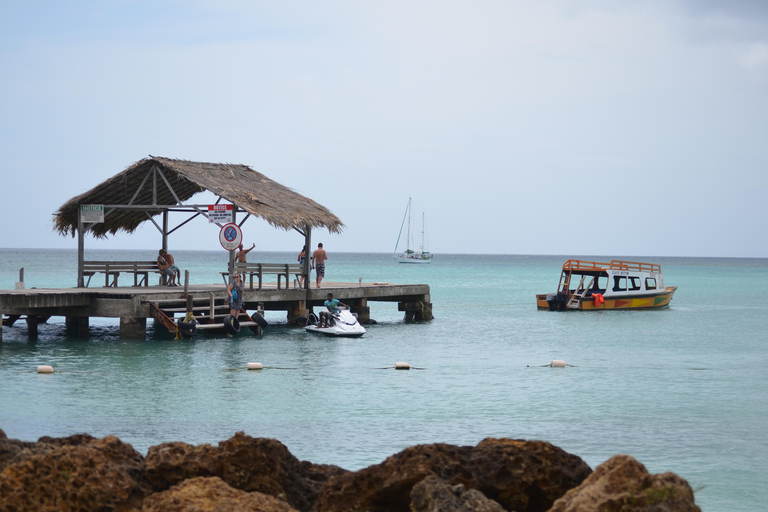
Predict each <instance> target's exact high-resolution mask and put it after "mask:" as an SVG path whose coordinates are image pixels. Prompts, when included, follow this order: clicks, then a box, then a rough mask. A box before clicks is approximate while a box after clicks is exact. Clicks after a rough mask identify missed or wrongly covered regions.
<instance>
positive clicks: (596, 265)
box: [563, 259, 661, 272]
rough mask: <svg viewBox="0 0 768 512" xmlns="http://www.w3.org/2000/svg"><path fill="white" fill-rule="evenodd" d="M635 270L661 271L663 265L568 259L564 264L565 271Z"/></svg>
mask: <svg viewBox="0 0 768 512" xmlns="http://www.w3.org/2000/svg"><path fill="white" fill-rule="evenodd" d="M608 269H610V270H634V271H636V272H661V265H658V264H656V263H640V262H639V261H624V260H611V262H610V263H601V262H599V261H585V260H573V259H571V260H568V261H566V262H565V263H564V264H563V271H564V272H565V271H570V272H574V271H586V270H608Z"/></svg>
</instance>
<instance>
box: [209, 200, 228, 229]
mask: <svg viewBox="0 0 768 512" xmlns="http://www.w3.org/2000/svg"><path fill="white" fill-rule="evenodd" d="M208 222H216V223H224V224H229V223H230V222H232V205H231V204H209V205H208Z"/></svg>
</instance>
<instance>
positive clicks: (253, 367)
mask: <svg viewBox="0 0 768 512" xmlns="http://www.w3.org/2000/svg"><path fill="white" fill-rule="evenodd" d="M246 366H247V368H248V369H249V370H261V369H263V368H264V365H263V364H261V363H248V364H247V365H246Z"/></svg>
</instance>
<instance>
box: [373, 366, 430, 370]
mask: <svg viewBox="0 0 768 512" xmlns="http://www.w3.org/2000/svg"><path fill="white" fill-rule="evenodd" d="M395 368H397V366H385V367H383V368H374V370H392V369H395ZM408 369H409V370H426V368H416V367H415V366H409V367H408ZM403 370H405V368H403Z"/></svg>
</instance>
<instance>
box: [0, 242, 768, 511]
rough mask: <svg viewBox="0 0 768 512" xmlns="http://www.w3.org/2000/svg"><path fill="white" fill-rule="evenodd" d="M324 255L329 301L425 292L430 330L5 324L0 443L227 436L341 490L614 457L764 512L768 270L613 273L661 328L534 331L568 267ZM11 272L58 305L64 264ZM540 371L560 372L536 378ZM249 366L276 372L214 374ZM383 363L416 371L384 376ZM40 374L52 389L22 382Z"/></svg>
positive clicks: (725, 266) (71, 276)
mask: <svg viewBox="0 0 768 512" xmlns="http://www.w3.org/2000/svg"><path fill="white" fill-rule="evenodd" d="M329 249H331V248H330V247H329ZM174 255H175V256H176V259H177V261H178V262H179V263H180V265H181V267H182V269H184V270H186V269H188V270H190V273H191V280H192V282H193V283H213V282H218V281H219V279H220V277H219V276H218V274H217V272H218V271H219V269H220V267H222V266H223V265H225V261H226V259H225V256H224V255H222V253H221V252H185V251H179V252H174ZM329 255H330V258H331V259H330V260H329V262H328V266H327V267H328V268H327V272H326V279H327V280H330V281H348V282H357V281H358V279H360V278H362V279H363V281H366V282H372V281H388V282H393V283H427V284H429V285H430V286H431V291H432V302H433V310H434V315H435V320H434V321H433V322H431V323H425V324H405V323H403V321H402V313H399V312H397V305H396V304H387V303H376V302H371V303H369V305H370V306H371V317H372V318H374V319H376V320H378V321H379V324H378V325H374V326H371V327H370V328H369V330H368V333H367V334H366V335H365V336H364V337H363V338H361V339H355V340H331V339H327V338H324V337H317V336H313V335H310V334H307V333H305V332H304V331H303V330H302V329H297V328H288V327H286V326H285V324H284V322H285V318H284V316H283V314H281V313H270V312H268V313H267V319H268V320H270V322H271V323H272V325H271V327H270V328H269V329H268V331H267V332H266V334H265V335H263V336H262V337H256V336H254V335H250V334H249V335H244V336H240V337H238V338H235V339H226V338H220V337H217V336H215V335H200V336H198V337H196V338H195V339H193V340H191V341H174V340H173V339H172V336H169V335H168V333H167V332H164V330H163V329H162V328H159V329H158V330H157V332H155V331H154V329H153V328H152V327H151V322H148V326H149V332H148V334H147V339H146V340H141V341H121V340H119V339H118V336H117V335H118V333H117V323H116V321H115V320H109V319H92V321H91V336H90V339H88V340H77V339H72V338H69V339H68V338H67V337H66V334H65V332H64V331H65V329H64V323H63V322H64V319H63V318H56V317H54V318H52V319H51V320H49V322H48V323H47V324H46V325H41V326H40V337H39V340H38V341H37V343H30V342H28V341H27V332H26V324H25V323H24V322H17V323H16V325H15V326H14V327H10V328H9V327H3V343H2V344H0V428H2V429H3V430H4V431H5V432H6V434H7V435H8V436H9V437H11V438H18V439H22V440H27V441H34V440H37V438H38V437H40V436H43V435H49V436H57V437H58V436H67V435H70V434H74V433H78V432H87V433H90V434H92V435H94V436H98V437H101V436H105V435H108V434H115V435H117V436H118V437H120V438H121V439H122V440H124V441H126V442H129V443H131V444H132V445H133V446H134V447H135V448H136V449H138V450H139V451H141V452H142V453H145V454H146V451H147V449H148V448H149V447H150V446H152V445H156V444H159V443H162V442H167V441H185V442H187V443H192V444H199V443H214V444H215V443H217V442H218V441H221V440H224V439H227V438H229V437H230V436H232V434H234V432H236V431H238V430H243V431H245V432H246V433H247V434H249V435H252V436H254V437H272V438H276V439H278V440H280V441H281V442H283V443H284V444H285V445H286V446H287V447H288V448H289V449H290V450H291V452H292V453H293V454H294V455H296V456H297V457H298V458H300V459H303V460H309V461H311V462H314V463H328V464H336V465H339V466H341V467H344V468H346V469H350V470H356V469H360V468H363V467H365V466H368V465H370V464H376V463H379V462H381V461H382V460H384V459H385V458H386V457H388V456H390V455H392V454H394V453H397V452H398V451H400V450H402V449H404V448H406V447H408V446H411V445H414V444H418V443H434V442H446V443H453V444H462V445H474V444H476V443H478V442H479V441H480V440H482V439H483V438H485V437H511V438H523V439H542V440H546V441H549V442H551V443H553V444H555V445H557V446H560V447H561V448H563V449H564V450H566V451H568V452H570V453H573V454H576V455H578V456H580V457H581V458H583V459H584V460H585V461H586V462H587V463H588V464H589V465H590V466H591V467H593V468H594V467H596V466H597V465H599V464H600V463H602V462H604V461H605V460H607V459H608V458H609V457H611V456H612V455H615V454H617V453H628V454H630V455H632V456H634V457H635V458H637V459H638V460H639V461H640V462H642V463H643V464H645V466H646V467H647V468H648V470H649V471H651V472H652V473H660V472H664V471H673V472H675V473H677V474H679V475H680V476H682V477H683V478H685V479H687V480H688V482H689V483H690V484H691V485H692V486H693V487H694V489H696V490H697V492H696V501H697V503H698V504H699V505H700V506H701V507H702V509H703V510H708V511H747V510H750V511H753V510H762V509H764V507H765V504H766V503H768V435H767V434H766V431H768V370H767V368H768V334H766V333H768V294H766V293H765V289H766V288H767V287H768V286H767V285H768V259H713V258H701V259H698V258H647V257H643V258H630V257H627V258H626V259H635V260H639V261H652V262H657V263H660V264H661V265H662V270H663V271H664V276H665V281H666V285H667V286H678V287H679V288H678V291H677V293H676V294H675V298H674V300H673V301H672V305H671V307H670V308H668V309H666V310H662V311H625V312H594V313H577V312H569V313H558V312H549V311H537V310H536V307H535V301H534V295H535V294H536V293H544V292H549V291H554V289H555V288H556V286H557V282H558V278H559V273H560V267H561V266H562V263H563V262H564V261H565V260H566V259H568V257H571V256H576V255H569V256H489V255H437V256H435V260H434V262H433V264H432V265H425V266H411V265H397V264H395V263H394V262H393V260H392V258H391V256H390V255H386V254H334V253H333V252H332V251H331V252H330V253H329ZM87 257H88V258H89V259H154V257H155V251H151V250H148V251H114V252H111V251H92V252H89V253H88V254H87ZM588 258H590V257H585V259H588ZM594 259H597V260H599V261H606V260H609V259H610V256H608V257H606V256H602V257H600V256H598V257H594ZM249 260H250V261H264V262H266V261H294V260H295V255H294V254H292V253H291V254H288V253H256V252H253V253H251V254H250V255H249ZM21 267H24V269H25V281H26V285H27V287H28V288H29V287H38V288H43V287H71V286H74V284H75V267H76V252H75V251H73V250H58V251H57V250H44V251H29V250H11V249H3V250H0V288H2V289H8V288H13V286H14V282H15V281H17V280H18V277H19V268H21ZM552 359H563V360H565V361H566V362H567V363H568V364H570V365H574V366H573V367H568V368H549V367H541V365H546V364H547V363H549V362H550V361H551V360H552ZM250 361H259V362H261V363H263V364H264V365H265V366H274V367H280V368H281V369H265V370H263V371H260V372H253V371H252V372H248V371H246V370H234V371H230V370H229V369H232V368H241V367H244V366H245V364H246V363H247V362H250ZM397 361H406V362H409V363H410V364H411V365H412V366H415V367H419V368H424V369H423V370H411V371H395V370H393V369H380V368H382V367H388V366H389V367H391V366H394V363H395V362H397ZM40 364H50V365H52V366H53V367H54V368H56V369H57V370H62V373H56V374H53V375H38V374H36V373H34V369H35V368H36V366H37V365H40Z"/></svg>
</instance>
